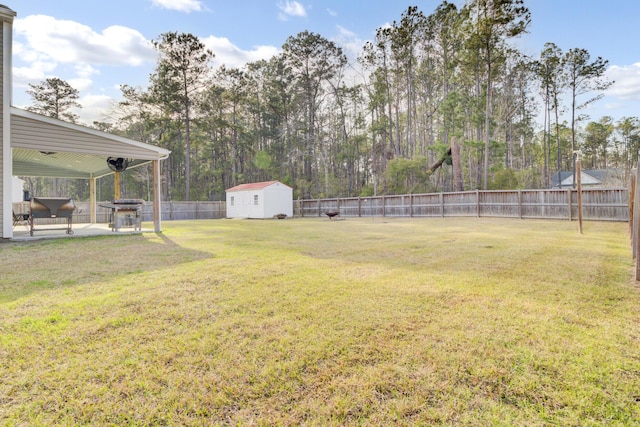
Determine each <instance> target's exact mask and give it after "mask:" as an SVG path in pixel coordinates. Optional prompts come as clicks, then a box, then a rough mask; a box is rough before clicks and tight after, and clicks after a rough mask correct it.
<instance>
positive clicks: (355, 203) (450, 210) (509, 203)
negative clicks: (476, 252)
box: [14, 188, 640, 224]
mask: <svg viewBox="0 0 640 427" xmlns="http://www.w3.org/2000/svg"><path fill="white" fill-rule="evenodd" d="M629 194H630V193H629V190H628V189H626V188H608V189H607V188H597V189H596V188H593V189H583V190H582V209H583V218H584V219H585V220H595V221H628V220H629V218H630V217H631V215H630V212H631V210H630V208H629ZM577 196H578V195H577V191H576V190H513V191H465V192H458V193H431V194H403V195H391V196H377V197H346V198H330V199H311V200H297V201H295V202H294V216H297V217H319V216H323V215H324V212H326V211H328V210H338V211H339V212H340V216H341V217H371V216H385V217H456V216H477V217H504V218H523V219H529V218H530V219H567V220H574V219H577V218H578V202H577ZM76 207H77V209H76V211H75V212H74V214H73V223H74V224H79V223H89V222H90V212H91V211H90V205H89V202H76ZM24 209H27V210H24ZM14 210H15V211H16V212H26V211H28V203H27V202H20V203H15V204H14ZM636 212H638V213H639V214H640V209H638V210H637V211H636ZM109 213H110V209H106V208H101V207H98V208H97V211H96V216H97V218H96V220H97V222H98V223H107V222H108V221H109ZM161 214H162V220H163V221H172V220H190V219H219V218H225V217H226V215H227V213H226V202H223V201H218V202H209V201H204V202H162V213H161ZM142 220H143V221H153V205H152V204H151V203H150V202H147V203H146V204H145V205H144V206H143V217H142Z"/></svg>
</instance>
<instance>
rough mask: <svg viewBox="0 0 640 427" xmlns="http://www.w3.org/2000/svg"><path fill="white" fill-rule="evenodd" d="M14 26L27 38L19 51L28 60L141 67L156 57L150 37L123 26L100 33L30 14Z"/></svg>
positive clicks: (77, 24) (67, 22) (17, 21)
mask: <svg viewBox="0 0 640 427" xmlns="http://www.w3.org/2000/svg"><path fill="white" fill-rule="evenodd" d="M14 28H15V34H16V36H18V37H22V38H24V40H25V41H26V42H23V43H22V44H21V46H20V49H19V50H17V52H16V54H17V57H18V58H19V59H21V60H22V61H25V62H34V61H35V60H36V59H37V60H40V61H43V62H44V60H46V61H50V62H57V63H70V64H94V65H115V66H123V65H125V66H139V65H142V64H143V63H145V62H147V61H155V58H156V52H155V50H154V49H153V46H152V45H151V43H150V41H149V40H147V39H146V38H144V36H142V34H140V33H139V32H138V31H136V30H132V29H130V28H126V27H122V26H117V25H114V26H111V27H108V28H106V29H105V30H103V31H102V33H97V32H95V31H93V30H92V29H91V28H90V27H88V26H86V25H82V24H79V23H77V22H73V21H65V20H58V19H55V18H53V17H50V16H44V15H30V16H27V17H26V18H24V19H16V20H15V25H14Z"/></svg>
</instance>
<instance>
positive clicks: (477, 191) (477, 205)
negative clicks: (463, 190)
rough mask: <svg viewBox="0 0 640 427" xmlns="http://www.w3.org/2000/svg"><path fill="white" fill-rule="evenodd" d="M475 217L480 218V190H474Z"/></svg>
mask: <svg viewBox="0 0 640 427" xmlns="http://www.w3.org/2000/svg"><path fill="white" fill-rule="evenodd" d="M476 216H477V217H478V218H480V190H476Z"/></svg>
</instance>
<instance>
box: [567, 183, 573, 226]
mask: <svg viewBox="0 0 640 427" xmlns="http://www.w3.org/2000/svg"><path fill="white" fill-rule="evenodd" d="M571 197H572V191H571V187H569V188H567V205H568V206H569V214H568V215H567V216H568V217H569V221H573V200H572V199H571Z"/></svg>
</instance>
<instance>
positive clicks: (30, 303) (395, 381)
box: [0, 218, 640, 426]
mask: <svg viewBox="0 0 640 427" xmlns="http://www.w3.org/2000/svg"><path fill="white" fill-rule="evenodd" d="M163 226H164V228H165V232H164V233H163V234H162V235H155V234H145V235H133V236H117V237H101V238H86V239H69V240H52V241H44V242H36V243H10V244H2V245H0V262H1V263H2V264H1V265H2V271H3V274H2V278H1V279H0V378H2V381H0V421H2V424H3V425H8V426H12V425H15V426H18V425H29V426H48V425H70V426H73V425H114V426H115V425H118V426H121V425H136V426H138V425H300V424H303V425H318V426H320V425H322V426H325V425H336V426H337V425H392V424H393V425H479V426H480V425H481V426H485V425H522V426H536V425H538V426H546V425H562V426H585V425H593V426H597V425H603V426H604V425H606V426H609V425H620V426H623V425H624V426H626V425H638V420H639V419H640V327H639V321H640V298H639V294H638V287H637V286H636V285H635V283H634V282H633V281H632V270H633V268H632V267H633V265H632V260H631V254H630V247H629V241H628V236H627V226H626V224H619V223H586V224H585V234H583V235H579V234H578V233H577V230H576V228H577V227H576V225H575V223H569V222H554V221H517V220H497V219H476V218H461V219H428V220H426V219H413V220H410V219H385V220H382V219H380V218H376V219H374V220H372V219H366V220H365V219H361V220H360V219H347V220H344V221H329V220H327V219H302V220H299V219H296V220H285V221H271V220H267V221H229V220H216V221H197V222H165V223H164V224H163Z"/></svg>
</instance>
